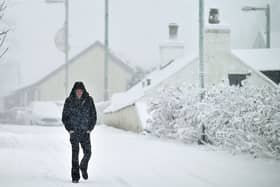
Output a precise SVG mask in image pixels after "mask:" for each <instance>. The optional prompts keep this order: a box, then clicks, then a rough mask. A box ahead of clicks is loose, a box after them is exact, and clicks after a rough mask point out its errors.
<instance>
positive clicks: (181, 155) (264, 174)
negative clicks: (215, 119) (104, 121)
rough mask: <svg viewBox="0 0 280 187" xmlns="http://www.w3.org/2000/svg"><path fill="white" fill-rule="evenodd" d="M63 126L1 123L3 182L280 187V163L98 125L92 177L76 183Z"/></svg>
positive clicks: (135, 186)
mask: <svg viewBox="0 0 280 187" xmlns="http://www.w3.org/2000/svg"><path fill="white" fill-rule="evenodd" d="M68 139H69V135H68V134H67V133H66V132H65V130H64V129H63V127H32V126H15V125H0V186H1V187H10V186H13V187H14V186H16V187H23V186H26V187H33V186H34V187H35V186H36V187H40V186H46V187H56V186H60V187H62V186H73V185H78V186H96V187H118V186H122V187H132V186H133V187H156V186H159V187H171V186H174V187H186V186H190V187H196V186H198V187H201V186H215V187H219V186H220V187H231V186H232V187H236V186H239V187H241V186H244V187H250V186H252V187H258V186H263V187H270V186H271V187H275V186H278V185H279V184H280V162H279V161H273V160H264V159H252V158H251V157H249V156H233V155H230V154H229V153H225V152H214V151H210V150H208V149H207V148H205V147H200V146H189V145H183V144H179V143H175V142H172V141H164V140H160V139H157V138H153V137H149V136H144V135H137V134H133V133H130V132H124V131H121V130H117V129H113V128H110V127H106V126H104V125H101V126H97V127H96V129H95V131H94V133H93V134H92V144H93V156H92V159H91V161H90V165H89V180H88V181H83V180H81V182H80V183H79V184H72V183H71V179H70V163H71V161H70V159H71V149H70V143H69V141H68Z"/></svg>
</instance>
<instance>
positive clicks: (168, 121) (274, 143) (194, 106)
mask: <svg viewBox="0 0 280 187" xmlns="http://www.w3.org/2000/svg"><path fill="white" fill-rule="evenodd" d="M149 111H150V112H151V115H152V120H151V121H150V123H151V125H150V129H149V131H151V133H152V134H154V135H156V136H159V137H167V138H172V139H178V140H180V141H183V142H185V143H196V142H198V141H199V139H200V137H201V132H202V130H201V129H202V126H203V125H204V126H205V128H206V135H207V138H208V139H209V141H210V142H211V143H212V144H213V145H215V146H218V147H221V148H223V149H227V150H230V151H231V152H233V153H240V152H246V153H250V154H252V155H254V156H255V157H270V158H278V159H279V158H280V89H275V88H270V87H264V88H255V87H252V86H249V85H247V84H245V85H244V86H243V87H236V86H227V85H224V84H222V85H218V86H215V87H212V88H209V89H207V90H205V95H204V99H203V100H202V101H201V100H200V97H199V91H198V90H197V89H196V88H194V87H187V86H182V87H165V88H163V89H162V90H160V91H159V93H158V95H157V97H155V98H152V99H151V100H150V101H149Z"/></svg>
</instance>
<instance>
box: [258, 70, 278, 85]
mask: <svg viewBox="0 0 280 187" xmlns="http://www.w3.org/2000/svg"><path fill="white" fill-rule="evenodd" d="M262 73H263V74H265V75H266V76H267V77H268V78H270V79H271V80H272V81H273V82H275V83H276V84H279V83H280V70H275V71H262Z"/></svg>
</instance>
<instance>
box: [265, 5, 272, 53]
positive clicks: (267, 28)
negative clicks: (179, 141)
mask: <svg viewBox="0 0 280 187" xmlns="http://www.w3.org/2000/svg"><path fill="white" fill-rule="evenodd" d="M265 15H266V48H270V33H271V31H270V30H271V29H270V5H269V4H267V5H266V10H265Z"/></svg>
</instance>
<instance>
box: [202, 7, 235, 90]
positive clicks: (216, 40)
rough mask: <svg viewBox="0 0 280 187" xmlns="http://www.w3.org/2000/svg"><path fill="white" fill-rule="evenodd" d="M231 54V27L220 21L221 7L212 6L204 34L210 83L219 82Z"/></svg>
mask: <svg viewBox="0 0 280 187" xmlns="http://www.w3.org/2000/svg"><path fill="white" fill-rule="evenodd" d="M230 54H231V46H230V27H229V25H226V24H224V23H222V22H221V21H220V18H219V9H217V8H211V9H210V10H209V17H208V24H206V25H205V36H204V58H205V75H206V76H205V80H206V82H207V84H208V85H212V84H214V83H216V82H218V81H219V77H221V72H226V69H227V67H228V65H227V63H228V60H227V59H228V56H229V55H230Z"/></svg>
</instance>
